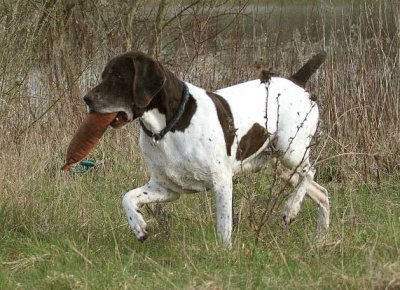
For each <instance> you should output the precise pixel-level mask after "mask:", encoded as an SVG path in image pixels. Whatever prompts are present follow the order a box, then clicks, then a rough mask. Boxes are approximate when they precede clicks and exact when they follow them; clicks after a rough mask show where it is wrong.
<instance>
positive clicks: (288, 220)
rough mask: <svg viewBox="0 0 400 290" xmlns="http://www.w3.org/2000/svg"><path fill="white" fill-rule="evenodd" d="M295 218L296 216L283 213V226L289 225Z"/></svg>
mask: <svg viewBox="0 0 400 290" xmlns="http://www.w3.org/2000/svg"><path fill="white" fill-rule="evenodd" d="M295 219H296V216H293V217H291V216H288V215H286V214H283V216H282V222H283V224H284V225H285V226H288V225H290V224H291V223H292V222H293V221H294V220H295Z"/></svg>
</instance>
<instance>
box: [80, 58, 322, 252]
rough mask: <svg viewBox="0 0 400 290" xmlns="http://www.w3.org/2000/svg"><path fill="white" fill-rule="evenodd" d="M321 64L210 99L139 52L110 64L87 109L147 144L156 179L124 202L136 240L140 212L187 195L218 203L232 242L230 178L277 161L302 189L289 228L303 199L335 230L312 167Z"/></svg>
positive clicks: (220, 221) (221, 226) (291, 202)
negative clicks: (310, 85)
mask: <svg viewBox="0 0 400 290" xmlns="http://www.w3.org/2000/svg"><path fill="white" fill-rule="evenodd" d="M324 58H325V56H324V54H323V53H321V54H318V55H317V56H314V57H313V58H312V59H311V60H310V61H309V62H307V63H306V64H305V65H304V66H303V67H302V68H301V69H300V70H299V71H298V72H297V73H295V74H294V75H292V76H291V77H290V78H288V79H286V78H281V77H271V76H268V77H267V79H262V80H261V81H260V79H256V80H251V81H248V82H244V83H240V84H237V85H234V86H231V87H227V88H223V89H220V90H217V91H215V92H209V91H207V90H205V89H202V88H200V87H197V86H195V85H193V84H190V83H188V82H184V81H182V80H180V79H178V78H177V77H176V76H175V75H174V74H173V73H172V72H171V71H169V70H168V69H167V68H166V67H165V66H163V65H162V64H161V63H160V62H159V61H157V60H155V59H153V58H151V57H150V56H148V55H146V54H144V53H141V52H128V53H124V54H121V55H118V56H116V57H114V58H113V59H111V60H110V61H109V62H108V64H107V65H106V67H105V69H104V71H103V72H102V75H101V77H102V80H101V82H100V83H99V84H98V85H97V86H95V87H94V88H92V89H91V90H90V91H89V92H88V93H87V94H86V95H85V96H84V101H85V103H86V106H87V108H88V111H89V112H98V113H111V112H118V114H117V117H116V118H115V120H114V121H113V122H112V123H111V126H112V127H114V128H120V127H122V126H124V125H125V124H127V123H129V122H131V121H133V120H136V119H138V120H139V122H140V126H141V129H140V137H139V143H140V147H141V150H142V151H143V155H144V159H145V162H146V164H147V167H148V170H149V171H150V175H151V177H150V180H149V181H148V182H147V183H146V184H145V185H143V186H141V187H138V188H135V189H132V190H130V191H128V192H127V193H126V194H125V195H124V197H123V200H122V205H123V208H124V210H125V213H126V216H127V219H128V224H129V226H130V228H131V229H132V230H133V233H134V234H135V236H136V237H137V239H138V240H140V241H144V240H145V239H146V238H147V237H148V232H147V228H146V222H145V220H144V217H143V214H142V212H141V211H140V207H141V206H142V205H144V204H148V203H161V202H170V201H174V200H176V199H178V198H179V196H180V195H181V194H182V193H192V192H201V191H205V190H211V191H213V192H214V195H215V200H216V216H217V236H218V239H219V240H220V241H222V243H223V244H224V245H226V246H227V247H230V246H231V244H232V241H231V235H232V189H233V188H232V187H233V186H232V178H233V176H234V175H235V174H236V173H240V172H243V171H258V170H260V169H261V168H263V167H265V166H267V165H268V164H269V163H271V161H272V160H277V161H278V162H277V163H278V164H279V166H278V167H277V174H278V175H279V176H280V177H281V178H283V179H284V180H286V181H288V182H289V183H290V184H291V185H292V186H293V187H294V191H293V193H291V194H290V196H289V198H288V200H287V201H286V204H285V207H284V213H283V220H284V222H285V223H286V224H289V223H290V222H291V221H292V220H293V219H294V218H295V217H296V215H297V213H298V212H299V210H300V205H301V202H302V200H303V198H304V196H305V194H307V195H309V196H310V197H311V199H312V200H313V201H315V202H316V203H317V205H318V208H319V211H318V223H317V224H318V228H317V230H318V233H324V232H326V231H327V230H328V227H329V200H328V192H327V190H326V189H325V188H324V187H322V186H320V185H319V184H317V183H316V182H315V181H314V180H313V178H314V168H313V167H312V165H311V164H310V161H309V153H310V144H311V139H312V137H313V136H314V134H315V132H316V129H317V125H318V121H319V112H318V106H317V103H316V102H315V101H313V100H311V98H310V94H309V93H308V92H307V91H306V90H305V89H304V84H305V83H306V81H307V80H308V78H309V77H310V76H311V75H312V74H313V73H314V72H315V70H316V69H317V68H318V67H319V66H320V64H321V63H322V62H323V60H324Z"/></svg>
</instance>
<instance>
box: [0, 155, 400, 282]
mask: <svg viewBox="0 0 400 290" xmlns="http://www.w3.org/2000/svg"><path fill="white" fill-rule="evenodd" d="M117 159H118V158H117ZM39 164H40V163H39ZM111 169H112V170H111ZM26 170H27V171H28V172H31V171H30V169H26ZM132 170H135V169H134V168H129V167H127V165H126V164H123V163H118V162H115V161H109V163H107V164H105V165H104V167H102V168H100V169H98V170H97V171H95V172H92V173H89V174H84V175H77V176H75V177H70V176H66V175H64V174H60V173H58V172H54V171H52V170H48V171H47V170H46V171H45V172H44V173H40V174H39V175H37V176H32V178H33V179H35V182H33V183H31V184H32V185H31V186H25V187H23V188H21V190H20V191H19V193H18V196H12V195H14V194H15V192H8V193H7V190H6V193H5V195H4V193H3V202H2V206H1V210H0V218H1V220H2V221H3V224H2V225H1V233H2V235H1V240H0V261H1V263H0V273H1V274H0V288H2V289H15V288H22V289H32V288H37V289H49V288H50V289H65V288H67V289H69V288H72V289H78V288H89V289H115V288H128V289H143V288H150V289H164V288H167V289H171V288H175V289H176V288H178V289H182V288H184V289H191V288H194V289H199V288H200V289H222V288H226V289H254V288H257V289H299V288H302V289H309V288H324V289H337V288H349V289H360V288H374V287H378V288H379V287H384V286H387V285H389V283H394V284H395V285H399V284H398V283H399V282H400V280H399V278H400V277H399V273H400V272H399V271H400V259H399V254H400V227H399V224H400V210H399V209H400V208H399V207H400V195H399V190H400V181H399V180H398V179H397V180H390V181H387V182H383V183H382V184H381V186H379V187H376V188H373V187H367V186H359V187H357V186H354V185H352V186H349V185H341V184H335V183H331V184H330V185H329V187H328V188H329V191H330V194H331V204H332V212H331V214H332V228H331V233H330V238H329V240H328V242H327V243H326V244H325V245H323V246H318V245H316V244H315V241H314V235H315V222H316V209H315V207H314V205H313V204H312V203H311V201H309V200H307V201H306V202H305V203H304V207H303V209H302V211H301V213H300V216H299V218H298V219H297V220H296V221H295V223H294V224H292V225H291V226H290V227H288V228H286V227H283V226H282V225H281V224H280V220H279V214H276V215H275V216H274V218H273V219H272V220H271V221H269V223H268V225H267V226H266V227H265V228H264V229H263V231H262V236H261V240H260V242H259V243H258V244H255V243H254V240H255V239H254V238H255V234H254V231H252V230H251V228H250V226H249V222H248V220H247V219H246V218H245V217H243V218H242V219H241V221H240V222H239V224H238V225H237V227H236V230H235V233H234V238H235V242H234V246H233V249H232V251H226V250H224V249H223V248H221V247H220V246H219V245H217V244H216V237H215V230H214V222H213V216H214V206H213V199H212V195H211V194H210V193H200V194H196V195H189V196H183V197H181V199H180V200H179V201H177V202H175V203H173V204H169V205H167V206H166V207H165V208H164V209H163V211H162V214H158V215H152V214H151V212H150V211H147V212H146V216H147V217H148V218H149V224H150V231H151V237H150V238H149V239H148V240H147V241H146V242H145V243H143V244H142V243H139V242H138V241H136V240H135V238H134V237H133V235H132V233H131V232H130V230H129V229H128V226H127V223H126V221H125V217H124V214H123V212H122V209H121V206H120V203H121V196H122V193H123V192H125V191H126V190H127V187H128V188H131V187H135V186H137V185H138V184H140V183H141V182H143V181H144V179H143V177H142V176H140V175H135V174H133V175H132V174H115V173H116V172H117V173H124V172H125V173H127V172H126V171H132ZM128 173H132V172H128ZM264 175H265V174H264V173H260V174H259V175H258V176H254V177H253V181H255V182H254V183H253V184H252V185H251V187H250V188H248V190H249V191H254V192H255V193H257V195H261V196H262V195H265V194H266V193H265V192H263V191H262V190H261V189H262V188H263V177H264ZM128 177H131V178H132V177H133V179H132V180H130V181H129V180H127V178H128ZM241 179H242V177H241V178H240V179H239V185H240V184H241V182H245V181H242V180H241ZM238 187H240V186H236V189H238ZM242 194H243V192H242V191H241V190H236V193H235V195H236V200H235V210H236V211H238V210H239V209H240V205H241V203H242V202H245V200H244V197H243V195H242ZM4 199H5V201H6V202H5V203H4ZM277 210H278V211H279V210H281V209H277ZM396 279H397V280H396ZM393 289H394V288H393Z"/></svg>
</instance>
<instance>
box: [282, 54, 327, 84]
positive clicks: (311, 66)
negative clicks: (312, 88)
mask: <svg viewBox="0 0 400 290" xmlns="http://www.w3.org/2000/svg"><path fill="white" fill-rule="evenodd" d="M325 59H326V52H325V51H321V52H319V53H317V54H315V55H313V56H312V57H311V59H310V60H309V61H307V63H306V64H305V65H303V66H302V67H301V69H299V70H298V71H297V72H296V73H295V74H293V75H292V76H291V77H290V78H289V80H291V81H292V82H294V83H295V84H296V85H298V86H300V87H303V88H304V87H305V85H306V82H307V81H308V79H309V78H310V77H311V76H312V75H313V73H315V72H316V70H317V69H318V68H319V67H320V66H321V64H322V63H323V62H324V61H325Z"/></svg>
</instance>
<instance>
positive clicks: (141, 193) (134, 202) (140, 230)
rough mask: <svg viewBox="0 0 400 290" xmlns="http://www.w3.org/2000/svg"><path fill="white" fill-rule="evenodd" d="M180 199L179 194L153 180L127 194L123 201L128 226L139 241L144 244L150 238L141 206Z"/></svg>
mask: <svg viewBox="0 0 400 290" xmlns="http://www.w3.org/2000/svg"><path fill="white" fill-rule="evenodd" d="M178 198H179V194H178V193H175V192H171V191H169V190H167V189H165V188H163V187H161V186H159V185H158V184H157V183H156V182H154V181H152V180H150V181H149V182H148V183H146V184H145V185H144V186H142V187H138V188H135V189H132V190H130V191H128V192H127V193H126V194H125V196H124V198H123V199H122V206H123V207H124V210H125V213H126V216H127V218H128V224H129V226H130V228H131V229H132V231H133V233H134V234H135V236H136V237H137V239H138V240H139V241H141V242H143V241H144V240H146V238H147V236H148V233H147V229H146V222H145V220H144V218H143V215H142V213H141V211H140V206H141V205H143V204H147V203H155V202H168V201H173V200H176V199H178Z"/></svg>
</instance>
